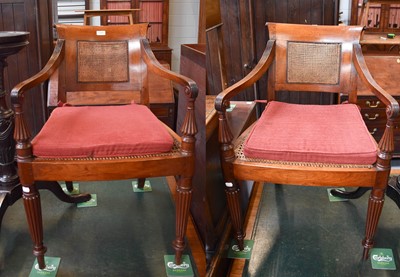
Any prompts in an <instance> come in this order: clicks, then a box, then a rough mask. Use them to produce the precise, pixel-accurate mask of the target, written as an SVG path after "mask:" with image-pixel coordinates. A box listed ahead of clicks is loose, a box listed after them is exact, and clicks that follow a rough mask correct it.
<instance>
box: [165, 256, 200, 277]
mask: <svg viewBox="0 0 400 277" xmlns="http://www.w3.org/2000/svg"><path fill="white" fill-rule="evenodd" d="M164 262H165V270H166V271H167V276H168V277H173V276H185V277H193V276H194V273H193V268H192V264H191V262H190V258H189V255H182V263H181V264H180V265H177V264H175V255H164Z"/></svg>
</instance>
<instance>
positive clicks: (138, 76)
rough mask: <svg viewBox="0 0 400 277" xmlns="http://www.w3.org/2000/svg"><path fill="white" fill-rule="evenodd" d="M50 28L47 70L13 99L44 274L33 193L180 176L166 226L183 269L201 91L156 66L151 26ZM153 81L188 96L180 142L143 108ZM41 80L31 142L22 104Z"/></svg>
mask: <svg viewBox="0 0 400 277" xmlns="http://www.w3.org/2000/svg"><path fill="white" fill-rule="evenodd" d="M56 27H57V33H58V40H57V43H56V45H55V48H54V52H53V54H52V56H51V57H50V59H49V61H48V62H47V64H46V65H45V67H44V68H43V69H42V70H41V71H40V72H39V73H37V74H36V75H34V76H32V77H31V78H29V79H27V80H25V81H23V82H21V83H20V84H18V85H17V86H15V87H14V89H13V90H12V92H11V101H12V104H13V107H14V109H15V132H14V138H15V140H16V148H17V162H18V168H19V174H20V181H21V184H22V187H23V200H24V205H25V211H26V216H27V220H28V224H29V229H30V232H31V236H32V239H33V242H34V251H33V253H34V254H35V256H36V257H37V260H38V264H39V267H40V268H41V269H43V268H44V267H45V261H44V254H45V252H46V247H45V246H44V245H43V222H42V211H41V200H40V196H39V191H38V189H40V188H48V189H51V190H52V191H53V190H54V191H58V192H60V191H62V190H61V188H60V185H59V184H58V183H57V180H65V181H66V182H67V184H69V185H68V187H69V188H70V189H71V188H72V187H71V183H72V181H102V180H104V181H105V180H124V179H134V178H135V179H136V178H137V179H138V180H139V181H138V183H139V185H143V184H144V179H145V178H150V177H157V176H178V177H179V178H178V180H179V181H178V184H177V197H176V205H175V206H176V219H175V224H171V226H176V237H175V240H174V241H173V247H174V249H175V263H176V264H181V262H182V252H183V250H184V248H185V239H184V236H185V232H186V226H187V222H188V216H189V207H190V203H191V195H192V176H193V172H194V152H195V151H194V150H195V149H194V146H195V134H196V132H197V126H196V121H195V115H194V103H195V99H196V97H197V93H198V89H197V85H196V84H195V83H194V82H193V81H192V80H191V79H189V78H187V77H184V76H182V75H180V74H177V73H174V72H172V71H170V70H168V69H167V68H165V67H164V66H162V65H161V64H160V63H159V62H158V61H157V60H156V58H155V56H154V54H153V52H152V50H151V48H150V45H149V42H148V40H147V39H146V32H147V27H148V24H134V25H115V26H73V25H57V26H56ZM154 76H157V78H159V79H163V80H164V81H165V82H169V83H171V82H173V83H175V84H176V85H180V86H183V87H184V89H185V92H186V97H187V101H186V102H187V105H186V107H185V112H186V116H185V118H186V119H185V121H184V123H183V126H182V136H178V135H177V134H176V133H175V132H174V131H173V130H171V129H170V128H168V127H167V126H166V125H164V124H163V123H162V122H161V121H160V120H158V118H157V117H156V116H155V115H154V114H153V113H152V112H151V111H150V109H149V87H152V92H153V90H157V86H156V85H155V83H157V82H153V80H154V79H153V78H154ZM157 80H158V79H157ZM46 81H48V92H49V95H48V106H49V107H50V108H51V109H52V111H51V114H50V117H49V118H48V120H47V122H46V123H45V124H44V126H43V128H42V129H41V131H40V132H39V133H38V134H37V135H36V136H35V137H34V138H32V136H31V134H30V132H29V130H28V128H27V124H26V120H27V119H26V118H25V117H24V109H23V107H24V103H23V102H24V97H25V96H26V95H28V94H30V88H33V87H35V86H38V85H42V84H43V83H44V82H46ZM159 93H162V91H159ZM30 97H35V95H30ZM61 199H64V200H65V201H67V202H75V203H76V202H82V201H87V200H88V199H90V195H88V194H84V195H79V196H76V197H72V196H71V197H69V196H65V195H62V192H61ZM60 239H62V238H60Z"/></svg>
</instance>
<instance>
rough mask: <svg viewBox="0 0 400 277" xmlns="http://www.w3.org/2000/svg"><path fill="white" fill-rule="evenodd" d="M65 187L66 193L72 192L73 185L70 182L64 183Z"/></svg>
mask: <svg viewBox="0 0 400 277" xmlns="http://www.w3.org/2000/svg"><path fill="white" fill-rule="evenodd" d="M65 187H66V188H67V190H68V192H72V191H73V190H74V183H73V182H72V181H65Z"/></svg>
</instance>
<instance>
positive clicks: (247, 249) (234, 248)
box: [228, 239, 254, 259]
mask: <svg viewBox="0 0 400 277" xmlns="http://www.w3.org/2000/svg"><path fill="white" fill-rule="evenodd" d="M253 246H254V240H246V239H245V240H244V249H243V250H242V251H240V250H239V246H238V244H237V242H236V240H232V242H231V244H230V245H229V250H228V258H230V259H250V257H251V253H252V251H253Z"/></svg>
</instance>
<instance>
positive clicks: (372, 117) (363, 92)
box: [339, 55, 400, 158]
mask: <svg viewBox="0 0 400 277" xmlns="http://www.w3.org/2000/svg"><path fill="white" fill-rule="evenodd" d="M365 61H366V63H367V66H368V69H369V71H370V72H371V75H372V76H373V77H374V79H375V81H376V82H377V83H378V84H379V85H380V86H381V87H382V88H383V89H385V90H386V91H387V92H388V93H390V94H391V95H392V96H393V97H394V98H395V99H396V100H397V101H398V102H400V91H399V81H398V79H397V76H396V74H397V72H400V57H399V56H369V55H368V56H365ZM357 86H358V88H357V89H358V100H357V104H358V105H359V106H360V107H361V114H362V115H363V118H364V121H365V123H366V125H367V127H368V130H369V131H370V133H371V134H372V135H373V137H374V138H375V140H376V141H377V142H379V141H380V139H381V138H382V136H383V133H384V131H385V127H386V112H385V104H384V103H382V101H379V99H378V98H377V97H376V96H375V95H374V94H373V93H371V91H369V90H368V89H367V88H366V87H365V85H363V83H362V82H361V80H358V85H357ZM347 100H348V96H347V95H341V96H340V100H339V101H340V102H344V101H347ZM399 123H400V122H399V120H398V119H397V120H396V121H395V122H394V124H395V129H394V152H393V157H395V158H399V157H400V126H399Z"/></svg>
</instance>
